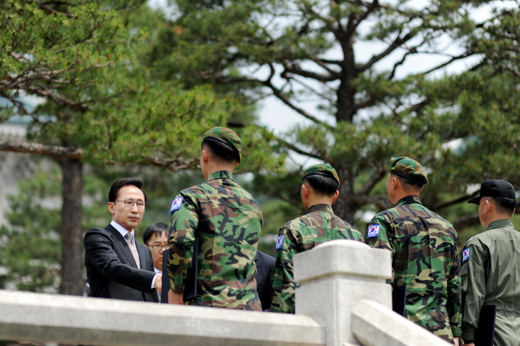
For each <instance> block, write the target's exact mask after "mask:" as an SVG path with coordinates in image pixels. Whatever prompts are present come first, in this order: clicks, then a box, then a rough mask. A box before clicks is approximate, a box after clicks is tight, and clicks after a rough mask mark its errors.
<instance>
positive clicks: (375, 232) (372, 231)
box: [367, 225, 381, 239]
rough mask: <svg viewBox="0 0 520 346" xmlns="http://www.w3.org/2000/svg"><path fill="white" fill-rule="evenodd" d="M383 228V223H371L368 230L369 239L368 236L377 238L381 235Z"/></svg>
mask: <svg viewBox="0 0 520 346" xmlns="http://www.w3.org/2000/svg"><path fill="white" fill-rule="evenodd" d="M380 228H381V225H370V226H368V231H367V239H368V238H375V237H377V236H379V229H380Z"/></svg>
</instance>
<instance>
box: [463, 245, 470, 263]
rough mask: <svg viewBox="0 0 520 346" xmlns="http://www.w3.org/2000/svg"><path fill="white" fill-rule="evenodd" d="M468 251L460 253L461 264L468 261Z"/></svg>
mask: <svg viewBox="0 0 520 346" xmlns="http://www.w3.org/2000/svg"><path fill="white" fill-rule="evenodd" d="M469 250H470V248H469V247H468V248H467V249H464V250H463V251H462V261H461V263H464V262H466V261H467V260H469Z"/></svg>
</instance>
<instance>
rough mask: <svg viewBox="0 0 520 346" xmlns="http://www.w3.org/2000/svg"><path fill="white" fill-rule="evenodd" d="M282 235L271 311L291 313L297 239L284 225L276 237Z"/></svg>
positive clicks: (275, 269)
mask: <svg viewBox="0 0 520 346" xmlns="http://www.w3.org/2000/svg"><path fill="white" fill-rule="evenodd" d="M282 236H283V243H282V247H281V248H280V249H278V254H277V256H276V264H275V267H274V274H273V289H272V295H273V297H272V301H271V311H274V312H285V313H291V314H293V313H294V294H295V289H296V287H297V286H298V284H297V283H296V282H294V277H293V275H294V267H293V258H294V255H295V254H297V253H298V251H297V239H295V237H294V235H293V234H292V232H291V231H290V230H289V229H288V228H286V227H282V228H281V229H280V231H279V233H278V237H282Z"/></svg>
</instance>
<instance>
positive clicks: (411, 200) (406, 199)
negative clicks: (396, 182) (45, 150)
mask: <svg viewBox="0 0 520 346" xmlns="http://www.w3.org/2000/svg"><path fill="white" fill-rule="evenodd" d="M412 203H418V204H422V203H421V200H420V199H419V197H417V196H406V197H404V198H401V199H400V200H399V202H397V204H396V206H398V205H403V204H412Z"/></svg>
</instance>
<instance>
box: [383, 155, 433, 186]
mask: <svg viewBox="0 0 520 346" xmlns="http://www.w3.org/2000/svg"><path fill="white" fill-rule="evenodd" d="M390 173H392V174H395V175H397V176H400V177H403V178H408V179H411V180H413V181H415V182H416V183H418V184H421V185H426V184H428V174H426V171H425V170H424V167H423V166H422V165H421V164H420V163H419V162H417V161H415V160H414V159H411V158H409V157H406V156H401V157H392V159H391V160H390Z"/></svg>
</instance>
